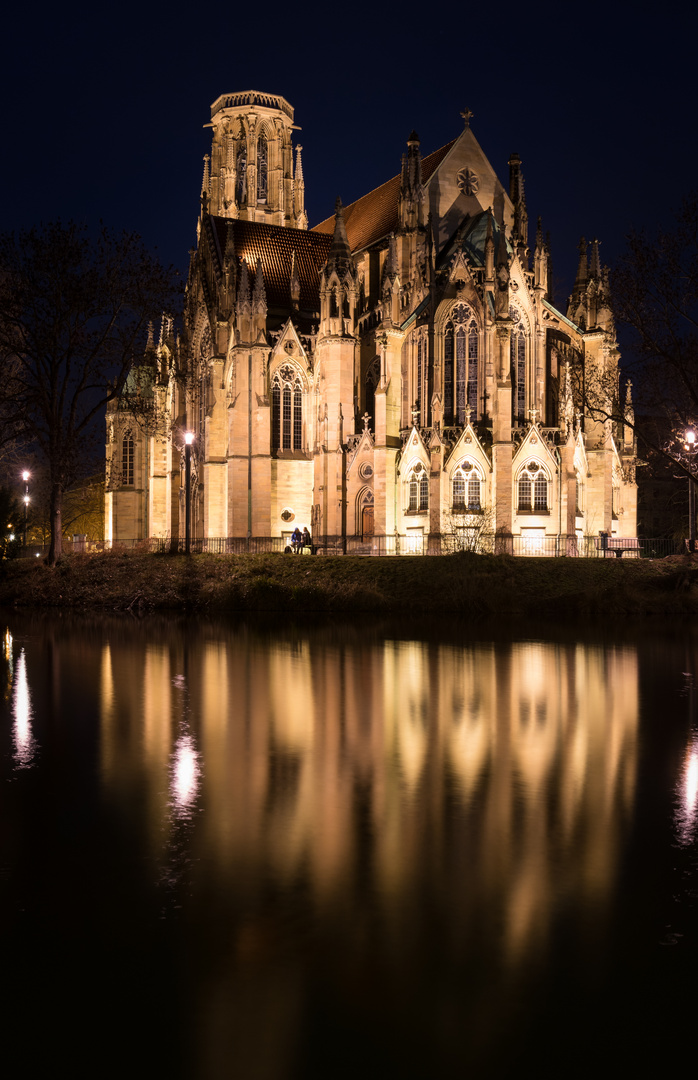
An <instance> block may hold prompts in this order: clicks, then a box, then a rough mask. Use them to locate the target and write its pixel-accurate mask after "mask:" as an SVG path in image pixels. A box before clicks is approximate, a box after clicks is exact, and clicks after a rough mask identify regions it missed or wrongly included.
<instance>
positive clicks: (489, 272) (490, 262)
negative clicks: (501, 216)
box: [485, 206, 494, 285]
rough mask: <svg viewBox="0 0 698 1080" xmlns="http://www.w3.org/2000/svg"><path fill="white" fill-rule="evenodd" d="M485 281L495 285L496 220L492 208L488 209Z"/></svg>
mask: <svg viewBox="0 0 698 1080" xmlns="http://www.w3.org/2000/svg"><path fill="white" fill-rule="evenodd" d="M485 281H486V282H488V283H489V284H491V285H494V219H493V216H492V207H491V206H490V207H488V209H487V233H486V235H485Z"/></svg>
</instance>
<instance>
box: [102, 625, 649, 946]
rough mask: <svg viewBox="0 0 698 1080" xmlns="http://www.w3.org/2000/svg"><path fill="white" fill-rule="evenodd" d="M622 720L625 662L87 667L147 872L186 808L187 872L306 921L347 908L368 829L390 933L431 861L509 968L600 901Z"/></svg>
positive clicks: (377, 651)
mask: <svg viewBox="0 0 698 1080" xmlns="http://www.w3.org/2000/svg"><path fill="white" fill-rule="evenodd" d="M136 656H137V659H136ZM182 671H186V672H187V675H186V677H185V676H183V675H182V674H180V673H181V672H182ZM638 715H639V698H638V660H637V655H636V653H635V652H634V651H632V650H627V649H622V648H616V647H608V648H605V649H598V648H595V647H588V646H583V645H574V644H573V645H567V646H563V645H556V644H552V643H545V642H524V643H513V644H507V645H499V646H495V645H493V644H492V643H487V642H486V643H478V644H470V645H468V646H467V647H462V646H459V647H452V646H450V645H446V644H440V645H438V646H436V645H433V644H431V645H430V644H427V643H425V642H420V641H405V642H400V641H385V642H383V643H374V644H373V645H367V644H366V643H365V642H364V643H362V644H360V645H358V646H357V647H355V648H345V649H341V648H337V647H335V646H334V645H333V644H331V643H330V644H327V643H326V642H324V641H321V640H319V639H316V640H315V641H314V642H313V641H312V640H304V641H302V642H295V643H290V642H276V643H274V644H273V645H271V646H270V647H269V648H264V647H262V646H261V644H260V642H259V640H256V639H255V638H254V636H248V635H247V634H246V633H244V632H240V633H237V634H235V635H232V634H231V635H230V636H229V637H227V638H222V637H221V636H220V635H218V634H216V633H215V632H213V633H211V634H210V635H208V634H204V635H203V639H202V640H198V641H196V642H192V641H190V640H187V639H186V638H185V637H184V636H182V638H181V641H180V643H179V644H178V645H177V644H176V642H174V641H172V642H171V643H170V648H163V647H161V645H159V644H155V643H150V644H147V645H146V646H145V648H144V647H143V643H142V642H141V641H140V640H139V641H138V642H135V643H128V644H126V643H122V644H120V645H118V644H117V645H114V644H111V645H105V646H104V647H103V652H102V663H101V755H102V762H101V767H102V773H103V776H104V780H105V783H106V784H107V785H108V786H109V787H110V788H111V789H112V790H113V794H114V796H115V797H117V799H123V801H124V803H125V804H128V805H131V804H132V803H133V801H134V800H136V801H137V803H138V805H139V806H143V807H144V808H145V813H146V817H147V821H148V825H149V833H150V837H151V841H152V845H153V854H155V855H157V853H158V852H159V851H160V849H161V846H162V845H163V844H166V843H167V842H168V836H169V835H170V833H171V831H172V830H173V829H174V828H176V820H177V816H178V814H179V813H180V812H181V811H182V810H186V811H187V812H189V811H190V810H191V809H192V805H191V804H194V809H195V808H196V806H203V807H205V811H206V812H205V814H204V815H202V816H201V817H200V818H199V817H197V814H196V813H194V815H193V818H192V820H194V821H198V825H197V829H196V833H195V841H194V848H193V850H192V852H191V854H192V856H193V857H194V858H195V861H196V862H197V863H198V862H201V865H202V866H206V867H209V868H215V873H216V874H220V875H222V876H223V877H225V876H226V875H230V877H231V879H235V878H236V875H237V876H239V875H241V874H242V876H243V877H244V876H245V875H246V874H249V873H251V869H250V868H257V870H258V869H259V868H260V867H264V868H265V871H264V872H265V873H266V872H271V873H272V874H273V877H274V879H275V880H278V881H281V882H293V881H298V880H301V879H302V878H304V877H307V879H308V881H309V885H310V889H311V892H312V894H313V898H314V902H315V903H317V904H318V907H319V908H320V909H324V908H325V907H328V908H331V907H332V905H333V904H334V903H336V902H337V898H338V897H342V898H343V902H348V903H351V904H355V905H356V906H357V908H358V907H359V906H360V904H361V902H362V901H361V896H362V890H363V888H364V887H365V880H364V877H363V875H362V861H361V860H362V843H365V840H362V837H363V836H364V830H367V834H368V835H370V837H371V850H372V858H371V866H372V874H373V875H374V877H375V880H376V882H377V883H378V885H379V886H380V887H379V890H378V892H379V895H380V896H381V897H382V901H381V902H382V904H383V905H384V906H385V908H386V910H387V911H388V912H389V913H390V921H392V919H394V918H400V917H401V916H400V914H399V913H400V911H401V910H402V908H401V903H402V901H401V898H403V897H404V896H405V895H407V894H409V892H410V890H411V888H412V886H413V882H414V881H416V880H418V878H419V876H420V874H422V873H423V870H424V867H425V866H427V865H429V864H430V860H432V859H433V858H434V857H435V851H438V852H439V853H440V854H439V859H442V860H443V862H442V863H440V866H441V869H440V871H439V873H440V874H446V876H447V877H448V880H449V888H448V895H449V896H450V897H451V902H452V903H453V904H454V905H456V906H457V907H458V908H459V911H460V913H461V919H460V920H459V925H462V926H470V927H471V931H470V932H471V933H475V930H474V929H473V928H474V927H476V926H477V918H476V917H475V916H476V913H477V912H482V911H486V910H491V909H492V908H493V907H496V908H497V909H498V910H500V911H501V920H502V932H503V936H502V942H501V947H502V954H503V957H504V958H505V959H506V960H507V961H508V962H510V963H511V964H513V965H518V964H519V963H520V962H521V961H522V960H523V958H524V957H525V956H526V955H528V954H529V952H536V950H537V949H538V948H539V947H540V946H541V945H542V944H543V943H544V942H545V941H546V940H547V939H548V937H549V935H550V933H551V929H552V925H553V922H554V919H555V917H556V914H557V912H558V910H559V908H560V906H561V905H562V906H564V903H565V899H566V897H569V896H572V895H574V896H576V897H577V898H579V897H583V896H586V897H590V898H593V899H595V900H599V901H604V900H605V898H607V897H608V896H609V895H610V893H611V891H612V888H613V885H614V880H615V874H616V863H617V852H618V849H619V846H620V845H621V844H622V840H623V830H624V828H625V825H626V822H627V819H628V816H629V814H630V810H631V808H632V805H633V799H634V794H635V784H636V776H637V746H638V744H637V739H638ZM185 721H186V722H185ZM183 722H184V723H183ZM183 726H184V727H186V729H187V735H188V737H189V744H188V747H189V752H190V753H191V755H192V761H191V762H190V763H189V764H187V760H186V754H185V755H183V753H182V750H183V745H182V731H183ZM194 759H195V760H196V761H198V762H200V770H199V769H198V768H197V767H195V766H194V765H193V764H192V762H193V761H194ZM134 778H135V779H134ZM187 778H188V779H187ZM134 783H135V784H137V785H142V786H143V787H142V789H140V788H139V789H138V790H136V789H134V788H133V787H132V785H133V784H134ZM124 785H131V786H128V787H125V786H124ZM168 792H169V794H168ZM551 807H554V808H555V810H554V813H551ZM363 854H364V856H365V851H364V853H363ZM243 868H244V873H243ZM445 868H447V869H445ZM255 872H257V871H255ZM468 912H470V914H471V915H472V916H473V919H472V923H470V922H469V920H468V918H466V914H467V913H468ZM403 916H404V912H403ZM471 944H472V942H471V939H470V937H469V936H468V935H467V934H465V932H464V936H463V938H462V940H461V942H460V946H461V947H462V948H463V949H466V948H470V947H471ZM454 947H455V945H454Z"/></svg>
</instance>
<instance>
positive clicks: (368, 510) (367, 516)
mask: <svg viewBox="0 0 698 1080" xmlns="http://www.w3.org/2000/svg"><path fill="white" fill-rule="evenodd" d="M372 537H373V506H363V507H362V508H361V539H362V540H370V539H371V538H372Z"/></svg>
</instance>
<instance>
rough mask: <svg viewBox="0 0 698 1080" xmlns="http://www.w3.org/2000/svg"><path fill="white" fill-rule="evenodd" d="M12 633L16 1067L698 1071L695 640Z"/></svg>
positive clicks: (487, 1073)
mask: <svg viewBox="0 0 698 1080" xmlns="http://www.w3.org/2000/svg"><path fill="white" fill-rule="evenodd" d="M0 621H1V627H0V630H1V631H2V634H3V653H2V663H1V665H0V673H1V675H0V677H1V682H2V691H3V692H2V695H1V702H0V721H1V724H0V752H1V755H2V756H1V760H2V776H1V778H0V780H1V782H0V903H1V907H0V919H1V921H2V943H3V975H4V980H3V982H4V988H5V1002H6V1004H5V1006H4V1010H3V1027H4V1028H5V1037H4V1043H3V1045H4V1049H3V1060H4V1066H5V1069H7V1068H8V1066H9V1071H7V1072H5V1075H8V1076H18V1075H27V1076H29V1075H42V1076H43V1075H46V1076H48V1075H52V1074H53V1073H56V1072H65V1073H67V1074H69V1075H73V1076H75V1075H80V1076H82V1075H85V1076H88V1075H89V1076H91V1077H103V1076H112V1075H114V1076H138V1077H140V1076H146V1075H148V1076H158V1077H173V1078H174V1077H180V1076H181V1077H191V1078H199V1077H201V1078H203V1080H209V1078H211V1080H218V1078H223V1077H225V1078H228V1077H230V1078H232V1077H234V1078H236V1080H248V1078H249V1080H257V1078H259V1080H296V1078H297V1080H305V1078H308V1080H315V1078H323V1080H334V1078H345V1077H371V1078H372V1077H383V1076H387V1075H390V1074H395V1075H398V1076H401V1077H403V1078H410V1080H411V1078H413V1077H414V1078H417V1077H423V1078H431V1077H443V1076H455V1075H459V1076H461V1075H470V1076H475V1077H507V1076H519V1075H521V1074H522V1072H525V1073H533V1072H535V1073H536V1074H538V1075H543V1076H565V1077H567V1076H577V1075H579V1076H582V1075H584V1076H587V1075H589V1074H590V1073H593V1074H594V1075H601V1076H611V1075H613V1076H616V1075H618V1076H625V1075H628V1074H629V1072H631V1071H635V1070H637V1071H640V1070H641V1071H643V1072H644V1071H646V1069H648V1068H649V1069H651V1070H652V1071H654V1072H659V1071H660V1070H661V1073H662V1075H665V1074H666V1072H667V1071H669V1070H671V1071H674V1068H679V1067H681V1068H682V1071H683V1069H684V1068H689V1071H692V1068H691V1067H690V1066H688V1065H685V1066H684V1065H681V1064H680V1063H681V1062H682V1058H683V1055H684V1053H685V1052H686V1051H689V1052H690V1053H691V1054H693V1043H692V1031H693V1028H694V1025H695V1011H696V1002H697V1001H698V993H697V992H696V987H697V974H698V967H697V966H696V960H697V959H698V952H697V943H698V932H697V931H698V722H697V716H696V706H697V704H698V690H697V689H696V688H695V683H696V677H697V665H696V660H697V658H698V637H696V634H695V633H694V632H693V631H692V630H691V628H690V627H689V626H688V625H683V624H681V625H677V624H676V623H674V624H667V625H666V626H665V625H662V624H657V623H655V624H653V625H652V626H639V627H635V628H634V629H633V630H632V631H630V630H623V629H620V628H613V627H609V626H597V627H595V628H594V627H577V628H570V627H568V628H566V629H559V630H558V631H557V632H555V631H553V632H550V631H549V630H546V629H536V628H531V627H526V628H522V627H512V628H511V629H510V631H509V632H507V633H503V632H501V631H500V632H498V633H497V634H495V633H493V632H492V631H491V630H488V629H487V628H486V627H481V628H479V629H477V630H473V629H472V627H471V628H467V627H460V626H457V625H453V624H447V625H446V626H440V627H436V626H429V625H427V624H421V625H419V626H414V627H411V626H409V625H402V626H399V627H396V626H391V625H388V624H386V625H380V624H377V623H376V621H375V619H372V618H367V619H366V620H365V621H354V622H338V624H337V625H332V624H329V623H324V624H322V625H315V624H310V625H308V626H307V627H303V626H285V625H279V624H277V625H270V624H266V625H264V624H252V623H247V624H242V625H232V624H231V625H224V624H221V623H208V622H205V621H201V620H183V619H182V620H177V619H174V618H173V619H170V620H159V619H152V620H144V621H137V620H135V619H134V620H121V621H116V620H113V621H110V620H108V619H97V618H88V617H85V618H78V617H71V618H66V617H63V618H61V617H60V616H51V615H47V616H46V617H43V616H41V617H40V616H38V615H21V614H17V613H14V612H5V613H4V615H2V616H1V620H0ZM3 1071H5V1070H3Z"/></svg>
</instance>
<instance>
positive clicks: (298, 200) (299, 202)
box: [293, 144, 308, 229]
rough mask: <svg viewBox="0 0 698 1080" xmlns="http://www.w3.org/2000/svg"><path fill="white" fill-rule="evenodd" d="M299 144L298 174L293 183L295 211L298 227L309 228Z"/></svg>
mask: <svg viewBox="0 0 698 1080" xmlns="http://www.w3.org/2000/svg"><path fill="white" fill-rule="evenodd" d="M302 149H303V147H302V146H301V145H300V144H299V145H298V146H297V147H296V176H295V180H294V184H293V212H294V214H295V217H296V228H298V229H307V228H308V215H307V214H306V212H305V181H304V179H303V161H302V158H301V150H302Z"/></svg>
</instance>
